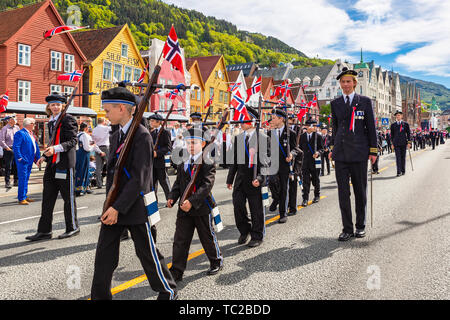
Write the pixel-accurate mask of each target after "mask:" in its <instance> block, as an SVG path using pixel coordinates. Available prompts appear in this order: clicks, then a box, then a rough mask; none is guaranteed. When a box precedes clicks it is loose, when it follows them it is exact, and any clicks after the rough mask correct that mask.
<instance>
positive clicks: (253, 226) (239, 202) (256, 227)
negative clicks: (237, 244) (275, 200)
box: [232, 188, 265, 240]
mask: <svg viewBox="0 0 450 320" xmlns="http://www.w3.org/2000/svg"><path fill="white" fill-rule="evenodd" d="M232 197H233V210H234V219H235V221H236V227H237V229H238V230H239V232H240V234H241V235H247V234H250V237H251V240H263V238H264V223H265V221H264V208H263V203H262V194H261V192H257V193H251V194H248V193H247V192H245V190H244V189H242V188H238V189H235V190H233V195H232ZM246 200H248V207H249V209H250V217H251V218H249V216H248V212H247V207H246V205H245V204H246Z"/></svg>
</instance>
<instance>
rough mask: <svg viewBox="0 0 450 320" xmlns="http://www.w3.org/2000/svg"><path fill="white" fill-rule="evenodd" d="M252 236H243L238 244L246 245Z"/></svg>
mask: <svg viewBox="0 0 450 320" xmlns="http://www.w3.org/2000/svg"><path fill="white" fill-rule="evenodd" d="M249 237H250V236H249V234H248V233H247V234H245V235H244V234H241V236H240V237H239V239H238V244H244V243H246V242H247V241H248V238H249Z"/></svg>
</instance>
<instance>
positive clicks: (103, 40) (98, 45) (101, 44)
mask: <svg viewBox="0 0 450 320" xmlns="http://www.w3.org/2000/svg"><path fill="white" fill-rule="evenodd" d="M124 27H125V25H121V26H117V27H112V28H104V29H96V30H88V31H79V32H74V33H72V36H73V37H74V39H75V41H76V42H77V43H78V45H79V46H80V48H81V50H82V51H83V53H84V55H85V56H86V58H87V60H88V62H92V61H94V60H95V59H97V57H98V56H99V55H100V54H101V53H102V52H103V50H105V49H106V47H107V46H108V45H109V44H110V43H111V42H112V41H113V40H114V38H115V37H116V36H117V35H118V34H119V33H120V31H121V30H122V29H123V28H124Z"/></svg>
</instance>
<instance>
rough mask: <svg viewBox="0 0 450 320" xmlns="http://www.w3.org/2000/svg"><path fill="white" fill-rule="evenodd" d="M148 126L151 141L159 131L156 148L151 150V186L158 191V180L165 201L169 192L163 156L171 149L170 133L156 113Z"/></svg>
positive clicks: (154, 140) (154, 139) (151, 117)
mask: <svg viewBox="0 0 450 320" xmlns="http://www.w3.org/2000/svg"><path fill="white" fill-rule="evenodd" d="M149 119H150V127H151V132H150V133H151V135H152V139H153V143H154V144H155V143H156V138H157V137H158V134H159V131H160V130H162V131H161V134H160V136H159V140H158V145H157V148H156V150H153V157H154V161H153V186H154V188H155V193H156V192H157V191H158V184H157V183H158V181H159V184H160V185H161V187H162V188H163V190H164V195H165V196H166V201H167V200H168V199H169V193H170V182H169V177H168V175H167V170H166V163H165V159H164V157H165V156H166V155H167V154H168V153H169V152H171V151H172V142H171V140H170V133H169V131H167V130H166V129H164V128H163V127H162V126H161V124H162V122H163V121H164V119H163V117H162V116H161V115H159V114H157V113H155V114H153V115H151V116H150V117H149Z"/></svg>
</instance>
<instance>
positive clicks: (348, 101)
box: [345, 96, 350, 108]
mask: <svg viewBox="0 0 450 320" xmlns="http://www.w3.org/2000/svg"><path fill="white" fill-rule="evenodd" d="M346 98H347V101H345V104H346V105H347V107H348V108H350V97H349V96H346Z"/></svg>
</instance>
